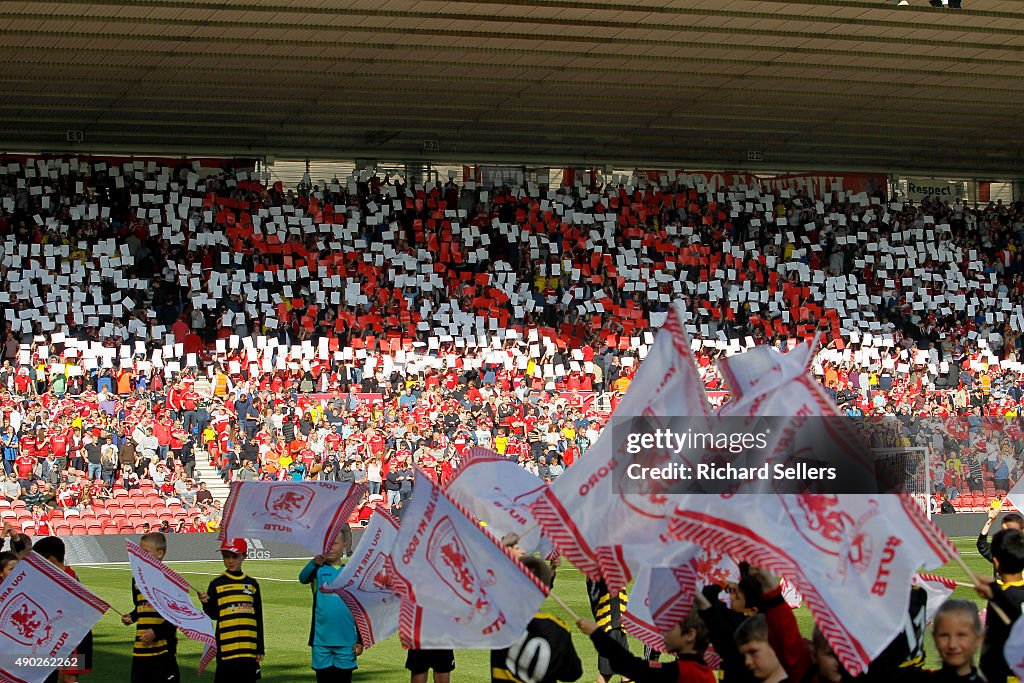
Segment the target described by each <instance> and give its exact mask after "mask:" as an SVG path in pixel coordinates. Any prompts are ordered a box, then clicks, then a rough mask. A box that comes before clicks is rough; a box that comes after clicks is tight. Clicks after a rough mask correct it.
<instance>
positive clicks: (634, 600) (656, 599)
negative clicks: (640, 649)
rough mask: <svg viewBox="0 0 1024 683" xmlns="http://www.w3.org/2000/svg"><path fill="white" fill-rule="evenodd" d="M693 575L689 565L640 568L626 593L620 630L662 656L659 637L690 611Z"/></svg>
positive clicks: (692, 599) (695, 575) (695, 582)
mask: <svg viewBox="0 0 1024 683" xmlns="http://www.w3.org/2000/svg"><path fill="white" fill-rule="evenodd" d="M696 590H697V574H696V571H695V570H694V566H693V564H692V563H689V562H688V563H685V564H682V565H680V566H678V567H644V568H643V569H641V570H640V571H639V572H638V573H637V577H636V581H635V582H634V583H633V589H632V591H630V593H629V602H628V603H627V605H626V611H625V612H623V614H622V626H623V628H625V629H626V632H627V633H629V635H631V636H633V637H634V638H636V639H637V640H639V641H640V642H642V643H643V644H644V645H648V646H650V647H652V648H654V649H655V650H658V651H659V652H665V639H664V638H663V637H662V634H663V633H665V632H666V631H671V630H672V628H673V627H674V626H675V625H676V624H678V623H679V622H681V621H682V620H683V619H685V618H686V616H687V615H688V614H689V613H690V610H691V609H692V608H693V601H694V594H695V593H696Z"/></svg>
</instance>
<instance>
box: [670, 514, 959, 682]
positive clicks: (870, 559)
mask: <svg viewBox="0 0 1024 683" xmlns="http://www.w3.org/2000/svg"><path fill="white" fill-rule="evenodd" d="M669 532H670V534H671V535H673V536H674V537H675V538H678V539H680V540H686V541H692V542H694V543H700V544H703V545H706V546H709V547H712V548H716V549H720V550H721V551H723V552H726V553H728V554H729V555H731V556H732V557H733V558H734V559H736V560H739V561H748V562H750V563H751V564H754V565H757V566H761V567H766V568H767V569H768V570H770V571H772V572H774V573H776V574H779V575H780V576H783V577H785V578H787V579H789V580H790V581H792V582H793V585H794V586H795V587H796V588H797V589H798V590H799V591H800V593H802V594H803V598H804V601H805V602H806V603H807V605H808V607H809V608H810V610H811V613H812V614H813V615H814V617H815V620H816V621H817V623H818V626H819V627H820V628H821V630H822V632H823V633H824V634H825V637H826V638H827V639H828V641H829V643H830V644H831V645H832V649H833V650H834V651H835V653H836V656H837V657H838V658H839V660H840V662H842V664H843V666H844V667H846V670H847V671H849V672H850V673H851V674H853V675H858V674H859V673H860V672H861V671H863V670H864V668H865V667H866V666H867V664H868V663H869V662H870V661H871V660H872V659H873V658H874V657H875V656H877V655H878V654H879V653H881V652H882V650H884V649H885V647H886V646H887V645H888V644H889V642H890V641H891V640H892V639H893V638H894V637H895V636H896V635H897V633H899V632H900V631H901V630H902V625H903V622H904V620H905V613H906V599H905V595H906V593H905V591H906V586H908V585H909V584H910V582H911V580H912V579H913V576H914V574H915V573H916V572H917V570H918V569H920V568H921V567H922V566H924V567H927V568H933V567H939V566H941V565H942V564H944V563H945V562H946V561H948V560H949V559H950V558H951V557H952V556H953V553H954V552H955V550H954V548H953V546H952V545H951V544H950V542H949V541H948V540H947V539H946V538H945V536H943V534H942V532H940V531H939V530H938V529H937V528H936V527H935V526H934V525H932V524H931V523H930V522H929V521H928V520H927V519H925V518H924V517H923V516H922V514H921V509H920V508H919V507H918V506H917V504H916V503H915V502H914V501H913V499H912V498H910V497H909V496H898V495H869V494H862V495H847V496H837V495H824V494H800V495H771V494H762V495H756V494H741V495H736V496H732V495H728V494H726V495H722V496H714V495H699V496H687V497H686V498H685V499H683V500H681V501H680V503H679V506H677V508H676V510H675V512H674V513H673V514H672V516H671V519H670V520H669Z"/></svg>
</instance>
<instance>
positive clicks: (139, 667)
mask: <svg viewBox="0 0 1024 683" xmlns="http://www.w3.org/2000/svg"><path fill="white" fill-rule="evenodd" d="M139 545H140V546H141V548H142V549H143V550H145V551H146V552H147V553H149V554H150V555H152V556H153V557H155V558H156V559H157V560H160V561H161V562H162V561H163V559H164V555H166V554H167V537H166V536H164V535H163V534H161V533H152V534H145V535H144V536H143V537H142V539H141V540H140V541H139ZM132 600H133V601H134V602H135V609H133V610H132V611H131V612H130V613H128V614H126V615H124V616H123V617H121V623H123V624H124V625H125V626H129V625H131V624H135V646H134V647H133V648H132V683H178V681H180V680H181V674H180V672H179V670H178V660H177V649H178V632H177V629H176V628H175V627H174V624H172V623H170V622H169V621H167V620H166V619H164V618H163V617H161V616H160V615H159V614H158V613H157V611H156V610H155V609H153V607H152V605H150V604H149V602H147V601H146V597H145V596H144V595H143V594H142V592H141V591H140V590H139V587H138V586H137V585H136V584H135V579H132Z"/></svg>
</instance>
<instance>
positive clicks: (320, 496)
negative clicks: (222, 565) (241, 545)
mask: <svg viewBox="0 0 1024 683" xmlns="http://www.w3.org/2000/svg"><path fill="white" fill-rule="evenodd" d="M365 488H366V486H365V485H364V484H353V483H351V482H349V483H342V482H332V481H241V482H239V481H234V482H231V495H230V496H228V500H227V503H226V504H225V505H224V521H223V522H222V523H221V529H220V539H221V540H224V539H228V538H245V537H255V538H259V539H261V540H276V541H283V542H285V543H295V544H297V545H301V546H302V547H303V548H306V549H308V550H311V551H313V552H314V553H316V554H320V553H326V552H329V551H330V549H331V545H332V544H333V543H334V539H335V538H336V537H337V536H338V534H339V533H341V530H342V527H343V526H344V525H345V524H348V517H349V515H350V514H351V513H352V510H353V509H355V506H356V505H358V504H359V499H360V498H361V497H362V495H363V491H364V490H365Z"/></svg>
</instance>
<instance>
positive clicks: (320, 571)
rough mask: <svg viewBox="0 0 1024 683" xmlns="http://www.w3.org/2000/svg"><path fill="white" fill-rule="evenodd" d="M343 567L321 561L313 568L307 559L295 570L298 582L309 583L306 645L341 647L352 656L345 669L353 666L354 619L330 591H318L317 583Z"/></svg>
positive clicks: (355, 634) (335, 576) (338, 571)
mask: <svg viewBox="0 0 1024 683" xmlns="http://www.w3.org/2000/svg"><path fill="white" fill-rule="evenodd" d="M343 568H344V567H341V566H333V565H329V564H324V565H321V566H319V567H317V566H316V565H315V564H313V560H310V561H309V563H308V564H306V566H305V567H303V568H302V571H301V572H299V582H300V583H308V584H312V586H311V588H312V589H313V624H312V627H311V629H310V631H311V632H310V634H309V645H310V647H314V646H320V647H330V648H341V650H342V651H343V652H344V653H348V656H350V657H351V658H352V661H351V662H347V663H346V667H345V668H353V669H354V668H355V667H356V657H355V653H354V652H353V651H352V648H353V646H354V645H355V644H356V642H358V637H359V636H358V634H357V632H356V622H355V619H353V618H352V612H350V611H349V609H348V606H346V605H345V601H344V600H342V599H341V598H340V597H338V596H337V595H334V594H333V593H321V592H320V586H323V585H324V584H326V583H330V582H331V581H333V580H334V579H335V578H337V576H338V574H340V573H341V570H342V569H343Z"/></svg>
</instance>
